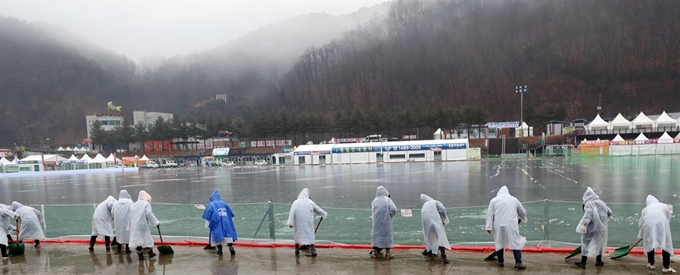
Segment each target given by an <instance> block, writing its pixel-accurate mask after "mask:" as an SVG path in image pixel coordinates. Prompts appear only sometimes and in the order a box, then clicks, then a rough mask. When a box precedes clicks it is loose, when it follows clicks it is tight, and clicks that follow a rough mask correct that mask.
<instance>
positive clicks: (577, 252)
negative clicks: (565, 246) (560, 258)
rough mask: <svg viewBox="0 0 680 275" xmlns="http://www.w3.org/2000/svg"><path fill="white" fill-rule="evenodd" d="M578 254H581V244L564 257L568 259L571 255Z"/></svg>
mask: <svg viewBox="0 0 680 275" xmlns="http://www.w3.org/2000/svg"><path fill="white" fill-rule="evenodd" d="M578 254H581V247H580V246H579V247H577V248H576V249H574V251H572V252H571V253H569V256H567V257H565V258H564V259H565V260H566V259H569V258H571V257H574V256H576V255H578Z"/></svg>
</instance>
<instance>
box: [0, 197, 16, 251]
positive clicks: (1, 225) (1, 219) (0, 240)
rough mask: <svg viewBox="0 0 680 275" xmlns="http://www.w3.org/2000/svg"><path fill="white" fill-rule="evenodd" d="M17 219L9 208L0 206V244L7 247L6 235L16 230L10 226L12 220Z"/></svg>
mask: <svg viewBox="0 0 680 275" xmlns="http://www.w3.org/2000/svg"><path fill="white" fill-rule="evenodd" d="M17 217H19V215H17V213H14V211H12V210H10V209H9V206H7V205H4V204H0V244H3V245H7V242H8V240H7V235H8V234H10V232H11V231H12V230H14V228H16V227H14V226H13V225H12V219H15V218H17Z"/></svg>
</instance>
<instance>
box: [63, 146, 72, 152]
mask: <svg viewBox="0 0 680 275" xmlns="http://www.w3.org/2000/svg"><path fill="white" fill-rule="evenodd" d="M64 150H66V151H73V149H71V146H66V149H64Z"/></svg>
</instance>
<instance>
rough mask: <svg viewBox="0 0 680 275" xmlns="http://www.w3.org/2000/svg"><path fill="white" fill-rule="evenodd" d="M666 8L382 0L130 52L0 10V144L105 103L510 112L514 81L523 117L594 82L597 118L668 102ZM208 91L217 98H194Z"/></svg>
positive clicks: (64, 124) (371, 118) (391, 112)
mask: <svg viewBox="0 0 680 275" xmlns="http://www.w3.org/2000/svg"><path fill="white" fill-rule="evenodd" d="M677 14H680V2H677V1H661V0H652V1H635V0H601V1H589V0H571V1H558V0H395V1H392V2H389V3H386V4H383V5H378V6H376V7H373V8H370V9H362V10H359V11H357V12H356V13H354V14H351V15H347V16H329V15H324V14H310V15H305V16H300V17H296V18H292V19H289V20H286V21H283V22H280V23H279V24H274V25H270V26H265V27H262V28H261V29H259V30H256V31H254V32H252V33H250V34H248V35H245V36H243V37H240V38H238V39H236V40H234V41H232V42H230V43H228V44H225V45H222V46H217V47H215V48H212V49H208V50H205V51H201V52H196V53H192V54H187V55H184V56H177V57H172V58H169V59H168V58H162V57H161V58H147V59H144V60H142V61H141V62H138V63H135V62H132V61H130V60H129V59H127V58H126V57H124V56H121V55H118V54H115V53H112V52H110V51H106V50H101V49H99V48H97V47H94V46H90V45H89V44H88V43H85V42H82V41H81V40H80V39H79V38H77V37H74V36H72V35H69V34H68V33H67V32H66V31H63V30H59V29H58V28H55V27H53V26H45V25H41V24H27V23H25V22H22V21H20V20H17V19H12V18H3V17H0V96H1V97H2V101H1V102H2V103H3V106H2V107H1V108H0V121H1V122H2V123H0V146H3V145H4V146H6V145H7V144H12V143H13V142H19V143H22V144H36V143H41V142H44V141H45V140H46V138H47V137H50V138H51V139H52V140H53V142H54V141H57V142H58V143H64V144H66V143H72V142H74V141H77V140H79V139H80V138H83V137H85V125H84V123H85V118H84V117H85V115H86V114H90V113H93V112H98V111H104V108H105V104H106V102H108V101H114V103H115V104H116V105H122V106H123V112H124V113H126V114H130V113H131V111H132V110H135V109H136V110H147V111H161V112H171V113H174V114H176V115H178V116H180V117H184V118H186V120H189V121H191V120H206V121H207V120H210V121H211V122H210V124H214V125H216V126H214V127H218V126H219V127H226V126H224V125H231V124H230V123H236V122H237V123H236V124H238V125H244V126H245V128H249V130H247V131H246V130H244V129H241V130H243V133H244V134H250V135H253V136H257V137H265V136H269V137H271V136H277V135H280V136H285V135H289V134H297V135H302V136H305V131H307V132H306V133H311V134H313V132H316V133H328V132H341V131H343V132H345V133H349V135H357V134H359V133H360V131H362V129H363V130H366V129H367V128H366V127H369V126H370V125H373V126H375V127H373V126H370V127H372V128H370V129H368V130H369V131H381V129H396V130H395V131H394V134H395V135H396V134H399V133H400V132H403V131H401V129H415V128H416V127H420V126H427V127H439V126H443V127H452V126H453V125H456V123H460V122H463V123H467V124H470V123H478V121H477V120H478V119H480V118H483V119H486V121H508V120H517V119H518V118H519V113H520V110H519V101H520V100H519V98H520V96H519V95H517V94H516V93H515V86H517V85H524V84H526V85H529V89H530V91H529V93H528V94H526V95H525V99H524V105H525V109H524V116H525V120H526V121H527V122H528V123H529V124H532V125H533V126H537V127H541V126H542V125H544V124H545V123H546V122H547V120H550V119H573V118H577V117H584V118H587V119H591V118H592V117H594V116H595V113H596V106H597V105H598V98H599V96H600V95H601V97H602V105H603V111H602V114H603V116H604V117H608V116H610V117H613V116H615V115H616V113H618V112H622V113H623V114H624V115H626V116H628V117H631V116H635V115H636V114H637V113H638V112H639V111H644V112H645V113H648V114H654V113H660V112H661V111H663V110H667V111H678V110H680V104H678V102H680V91H679V90H680V89H679V88H678V87H679V84H680V82H679V81H680V80H679V78H678V76H679V75H678V72H679V70H680V16H677ZM214 35H219V34H214ZM216 94H226V95H227V98H228V100H227V103H226V105H225V104H205V103H206V102H207V101H208V100H210V99H211V98H213V97H214V96H215V95H216ZM201 106H202V107H201ZM216 106H217V107H216ZM220 106H222V107H220ZM224 106H226V108H225V107H224ZM197 107H200V108H197ZM214 108H221V109H220V110H218V111H215V110H213V109H214ZM428 113H429V114H428ZM211 114H212V116H216V115H215V114H219V115H217V116H219V117H220V118H219V119H223V118H225V117H226V118H228V119H229V120H230V121H227V120H223V121H218V120H219V119H218V120H215V119H214V118H211V117H210V116H211ZM387 118H390V119H389V121H388V120H387ZM232 119H233V120H232ZM425 120H429V121H427V122H426V121H425ZM193 122H195V123H196V122H197V121H193ZM228 122H230V123H228ZM205 123H208V122H205ZM312 124H313V125H312ZM331 124H332V125H331ZM301 125H302V126H301ZM367 125H369V126H367ZM296 127H297V128H296ZM362 127H363V128H362ZM381 127H382V128H381ZM385 127H387V128H385ZM390 127H391V128H390ZM204 128H206V129H207V128H211V127H204ZM239 128H241V127H240V126H239ZM231 130H233V129H231ZM310 131H312V132H310ZM407 131H411V130H407ZM415 131H417V130H415ZM415 131H414V132H415ZM247 132H249V133H247ZM390 134H392V133H390ZM404 134H406V133H404Z"/></svg>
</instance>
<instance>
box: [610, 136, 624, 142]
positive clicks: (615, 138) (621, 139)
mask: <svg viewBox="0 0 680 275" xmlns="http://www.w3.org/2000/svg"><path fill="white" fill-rule="evenodd" d="M612 141H624V139H623V138H622V137H621V135H619V134H616V137H614V139H613V140H612Z"/></svg>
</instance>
